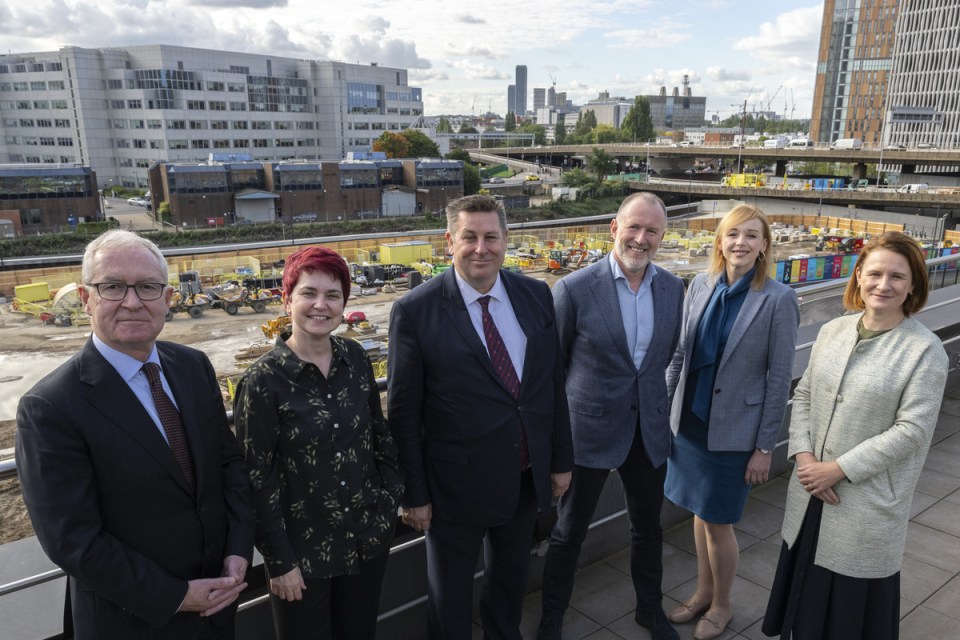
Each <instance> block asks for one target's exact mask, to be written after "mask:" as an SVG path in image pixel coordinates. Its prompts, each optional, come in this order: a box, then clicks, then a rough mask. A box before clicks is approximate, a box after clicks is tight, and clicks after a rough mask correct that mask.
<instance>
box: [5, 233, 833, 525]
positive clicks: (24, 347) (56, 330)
mask: <svg viewBox="0 0 960 640" xmlns="http://www.w3.org/2000/svg"><path fill="white" fill-rule="evenodd" d="M807 244H810V245H811V246H807ZM804 251H805V252H807V253H809V254H810V255H813V254H814V253H815V252H814V251H813V247H812V243H798V244H791V245H785V246H783V247H776V248H775V251H774V253H775V259H784V258H785V257H786V256H787V255H789V254H794V253H800V252H804ZM657 264H658V265H660V266H665V267H666V268H667V269H668V270H671V271H677V272H682V273H686V272H692V271H700V270H703V269H705V268H706V265H707V259H706V258H694V259H687V258H685V257H683V256H681V255H679V254H671V253H668V252H666V251H664V250H663V249H661V251H660V253H659V254H658V256H657ZM530 275H531V276H533V277H535V278H538V279H542V280H545V281H546V282H547V283H548V284H550V285H551V286H552V284H553V283H554V282H555V281H556V280H557V279H558V276H555V275H551V274H546V273H532V274H530ZM401 295H403V291H401V292H398V293H378V294H376V295H372V296H363V297H360V298H351V299H350V301H349V302H348V304H347V309H346V312H347V313H349V312H351V311H363V312H364V313H365V314H366V316H367V318H368V320H369V321H370V322H371V323H372V324H373V325H375V326H377V327H378V331H377V333H384V332H386V329H387V321H388V318H389V314H390V307H391V305H392V303H393V301H394V300H396V299H397V298H398V297H399V296H401ZM281 313H282V308H281V307H280V306H279V305H277V306H270V307H268V308H267V311H266V313H263V314H255V313H253V312H252V310H250V309H244V310H241V311H240V313H238V314H237V315H235V316H229V315H227V314H226V313H225V312H224V311H222V310H209V311H207V312H206V313H204V315H203V316H202V317H200V318H198V319H193V318H190V317H189V316H187V315H186V314H177V315H176V316H175V318H174V319H173V320H172V321H170V322H168V323H167V324H166V326H165V327H164V329H163V332H162V333H161V334H160V339H161V340H170V341H173V342H178V343H180V344H186V345H191V346H193V347H194V348H197V349H200V350H201V351H203V352H204V353H206V354H207V355H208V356H209V357H210V359H211V361H212V362H213V365H214V368H215V369H216V371H217V375H218V377H220V378H221V379H222V380H223V379H225V378H234V379H235V378H236V377H239V375H240V374H241V373H242V371H243V368H244V364H249V363H250V362H252V360H247V361H246V362H242V361H239V360H238V359H237V358H236V356H237V355H238V354H240V353H241V352H253V353H257V352H261V353H262V352H264V351H267V350H269V348H270V343H271V341H269V340H267V339H266V338H265V337H264V335H263V332H262V331H261V329H260V326H261V325H262V324H265V323H266V322H267V321H268V320H270V319H271V318H274V317H276V316H278V315H280V314H281ZM344 328H345V326H344V327H342V328H341V330H342V329H344ZM89 335H90V327H89V326H82V327H55V326H52V325H44V324H41V323H40V321H39V320H38V319H36V318H34V317H32V316H28V315H23V314H18V313H13V312H12V311H11V310H10V308H9V305H3V306H2V307H0V354H6V355H7V356H8V357H9V356H11V355H12V357H22V358H29V357H30V356H31V355H33V354H43V355H50V354H61V355H62V356H63V358H64V359H66V358H67V357H69V355H70V354H73V353H75V352H76V351H78V350H79V349H80V347H81V346H83V344H84V342H85V341H86V340H87V339H88V338H89ZM14 377H16V376H14ZM4 382H5V380H4V379H3V378H0V394H4V393H7V391H6V390H5V389H4ZM225 401H226V399H225ZM15 429H16V422H15V420H10V419H8V420H0V451H3V450H8V449H11V448H12V447H13V446H14V433H15ZM32 534H33V530H32V528H31V526H30V521H29V519H28V518H27V515H26V509H25V507H24V506H23V500H22V499H21V497H20V486H19V482H18V481H17V479H16V478H14V479H9V480H0V544H4V543H6V542H11V541H13V540H19V539H20V538H24V537H27V536H30V535H32Z"/></svg>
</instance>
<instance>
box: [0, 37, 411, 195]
mask: <svg viewBox="0 0 960 640" xmlns="http://www.w3.org/2000/svg"><path fill="white" fill-rule="evenodd" d="M422 114H423V98H422V93H421V90H420V89H419V88H416V87H411V86H409V85H408V84H407V71H406V70H404V69H393V68H387V67H380V66H376V65H370V66H365V65H354V64H345V63H341V62H331V61H316V60H298V59H293V58H282V57H277V56H267V55H258V54H246V53H234V52H224V51H214V50H204V49H194V48H188V47H174V46H166V45H148V46H135V47H122V48H109V49H107V48H104V49H86V48H81V47H64V48H62V49H60V50H59V51H52V52H41V53H21V54H3V55H0V162H13V163H54V162H58V163H79V164H82V165H85V166H89V167H91V168H92V169H93V170H94V171H95V172H96V173H97V176H98V182H99V183H100V186H101V187H104V188H107V187H109V186H111V185H122V186H127V187H146V186H147V170H148V168H149V167H150V166H151V165H152V164H153V163H155V162H171V161H173V162H189V161H200V160H204V159H206V158H207V157H208V156H209V154H210V153H211V152H236V153H247V154H250V155H251V156H252V157H254V158H255V159H258V160H284V159H304V158H306V159H334V160H338V159H341V158H343V157H345V155H346V154H347V153H348V152H351V151H369V150H370V145H371V144H372V143H373V141H374V140H376V138H377V137H379V136H380V135H381V134H382V132H383V131H391V130H393V131H398V130H401V129H404V128H407V127H409V126H410V125H411V124H412V123H413V122H414V121H415V120H416V119H417V118H419V117H420V116H421V115H422Z"/></svg>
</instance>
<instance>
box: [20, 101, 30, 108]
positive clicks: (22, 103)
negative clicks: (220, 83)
mask: <svg viewBox="0 0 960 640" xmlns="http://www.w3.org/2000/svg"><path fill="white" fill-rule="evenodd" d="M29 108H30V101H29V100H17V109H20V110H27V109H29Z"/></svg>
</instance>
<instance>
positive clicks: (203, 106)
mask: <svg viewBox="0 0 960 640" xmlns="http://www.w3.org/2000/svg"><path fill="white" fill-rule="evenodd" d="M187 109H189V110H190V111H206V110H207V103H206V102H204V101H203V100H187Z"/></svg>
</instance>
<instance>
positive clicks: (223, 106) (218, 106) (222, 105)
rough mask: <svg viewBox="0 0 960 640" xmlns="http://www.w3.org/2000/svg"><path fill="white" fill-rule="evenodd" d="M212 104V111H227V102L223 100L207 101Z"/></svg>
mask: <svg viewBox="0 0 960 640" xmlns="http://www.w3.org/2000/svg"><path fill="white" fill-rule="evenodd" d="M207 104H208V105H209V106H210V111H226V110H227V103H226V102H224V101H222V100H211V101H210V102H209V103H207Z"/></svg>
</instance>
